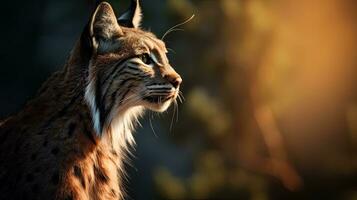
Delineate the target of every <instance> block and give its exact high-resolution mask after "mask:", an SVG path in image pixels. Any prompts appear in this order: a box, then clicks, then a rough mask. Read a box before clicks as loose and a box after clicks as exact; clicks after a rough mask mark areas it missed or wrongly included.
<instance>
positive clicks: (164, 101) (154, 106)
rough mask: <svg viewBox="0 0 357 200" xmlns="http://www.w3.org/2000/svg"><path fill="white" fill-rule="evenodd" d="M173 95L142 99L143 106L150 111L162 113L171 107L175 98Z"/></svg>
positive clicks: (152, 96)
mask: <svg viewBox="0 0 357 200" xmlns="http://www.w3.org/2000/svg"><path fill="white" fill-rule="evenodd" d="M176 96H177V95H176V94H175V93H170V94H166V95H150V96H146V97H144V98H143V100H144V102H146V103H144V106H145V107H146V108H148V109H150V110H152V111H156V112H163V111H165V110H167V108H168V107H169V106H170V105H171V103H172V102H173V101H174V99H175V98H176Z"/></svg>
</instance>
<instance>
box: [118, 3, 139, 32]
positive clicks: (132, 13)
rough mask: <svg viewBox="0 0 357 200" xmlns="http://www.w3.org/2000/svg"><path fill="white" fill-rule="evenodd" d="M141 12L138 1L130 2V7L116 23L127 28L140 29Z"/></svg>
mask: <svg viewBox="0 0 357 200" xmlns="http://www.w3.org/2000/svg"><path fill="white" fill-rule="evenodd" d="M141 20H142V12H141V7H140V3H139V0H131V3H130V6H129V8H128V10H127V11H125V12H124V14H122V15H121V16H120V17H119V18H118V23H119V24H120V25H122V26H125V27H129V28H140V24H141Z"/></svg>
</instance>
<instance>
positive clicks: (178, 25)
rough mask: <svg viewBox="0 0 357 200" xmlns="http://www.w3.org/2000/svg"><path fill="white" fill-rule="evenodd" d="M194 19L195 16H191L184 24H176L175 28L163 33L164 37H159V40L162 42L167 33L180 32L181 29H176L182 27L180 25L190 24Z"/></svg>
mask: <svg viewBox="0 0 357 200" xmlns="http://www.w3.org/2000/svg"><path fill="white" fill-rule="evenodd" d="M194 17H195V15H194V14H193V15H192V16H191V17H190V18H188V19H186V20H185V21H184V22H181V23H179V24H176V25H175V26H173V27H171V28H169V30H167V31H166V32H165V33H164V35H163V36H162V37H161V40H164V39H165V37H166V36H167V35H168V34H169V33H171V32H173V31H175V30H181V29H177V28H178V27H180V26H182V25H184V24H186V23H188V22H190V21H191V20H192V19H193V18H194Z"/></svg>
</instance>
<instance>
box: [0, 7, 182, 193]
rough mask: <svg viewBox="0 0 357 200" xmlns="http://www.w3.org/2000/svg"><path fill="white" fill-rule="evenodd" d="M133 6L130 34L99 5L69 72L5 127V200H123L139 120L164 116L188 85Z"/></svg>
mask: <svg viewBox="0 0 357 200" xmlns="http://www.w3.org/2000/svg"><path fill="white" fill-rule="evenodd" d="M133 1H134V0H133ZM133 5H134V6H132V8H133V9H132V10H131V11H129V12H131V13H126V14H125V15H123V16H124V17H121V18H119V19H120V20H119V22H120V23H122V24H125V25H126V27H125V26H124V25H121V24H120V23H118V22H117V18H116V16H115V14H114V12H113V9H112V8H111V6H110V5H109V4H108V3H105V2H104V3H101V4H99V5H98V7H97V9H96V10H95V12H94V13H93V15H92V18H91V20H90V22H89V24H88V25H87V26H86V28H85V30H84V31H83V33H82V36H81V38H80V39H79V40H78V42H77V43H76V45H75V47H74V48H73V50H72V53H71V56H70V58H69V59H68V60H67V62H66V64H65V66H64V68H63V69H62V70H60V71H59V72H56V73H54V74H53V75H52V76H51V77H50V78H49V79H48V80H47V81H46V82H45V83H44V85H43V86H42V87H41V89H40V90H39V92H38V94H37V95H36V96H35V97H34V98H33V99H32V100H31V101H29V102H28V103H27V104H26V106H25V107H24V109H23V110H21V111H20V112H18V113H17V114H15V115H13V116H11V117H9V118H8V119H7V120H6V121H4V122H3V123H2V124H1V128H0V160H1V164H0V199H78V200H86V199H93V200H100V199H103V200H104V199H105V200H108V199H109V200H110V199H122V198H124V194H125V192H124V187H123V182H122V176H123V174H124V171H123V170H124V168H123V163H124V161H125V159H126V153H127V151H128V146H129V145H132V144H133V143H134V139H133V136H132V134H131V131H132V130H133V129H134V127H135V124H136V122H137V118H138V117H140V115H141V114H142V112H143V111H144V109H146V108H148V109H151V110H156V111H163V110H165V109H166V108H167V107H168V106H169V105H170V103H171V102H172V101H174V100H175V98H176V97H177V94H178V90H179V85H180V83H181V78H180V76H179V75H178V74H177V73H176V72H175V71H174V69H173V68H172V67H171V66H170V64H169V62H168V59H167V57H166V55H165V54H166V47H165V44H164V43H163V42H162V41H161V40H159V39H157V38H156V37H155V36H154V35H153V34H152V33H149V32H146V31H143V30H141V29H140V28H139V26H138V25H139V23H140V18H138V17H140V16H141V13H140V7H139V5H138V1H134V2H133ZM128 17H129V18H128ZM130 17H132V18H130Z"/></svg>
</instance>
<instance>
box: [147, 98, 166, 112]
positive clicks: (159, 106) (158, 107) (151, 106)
mask: <svg viewBox="0 0 357 200" xmlns="http://www.w3.org/2000/svg"><path fill="white" fill-rule="evenodd" d="M171 102H172V100H168V101H165V102H164V103H160V104H157V103H148V102H146V103H145V105H144V106H145V107H146V108H148V109H150V110H152V111H155V112H164V111H165V110H167V108H169V107H170V104H171Z"/></svg>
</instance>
